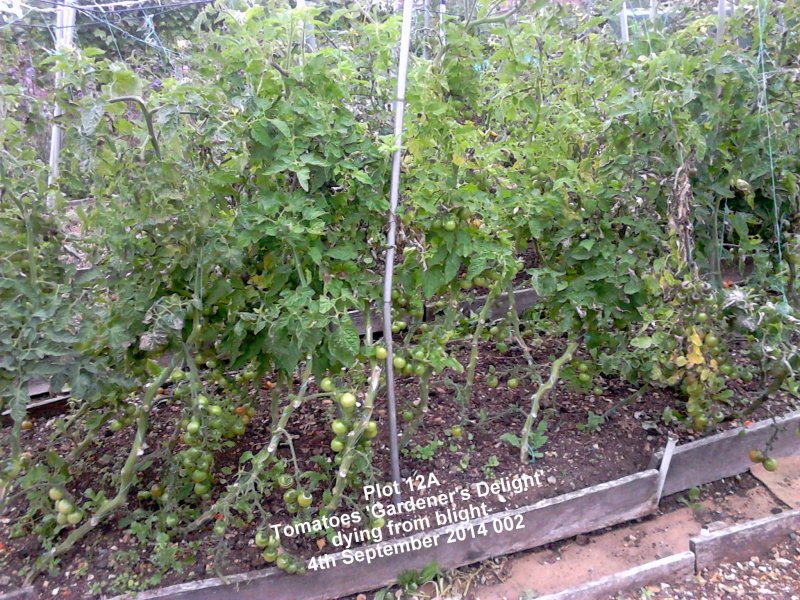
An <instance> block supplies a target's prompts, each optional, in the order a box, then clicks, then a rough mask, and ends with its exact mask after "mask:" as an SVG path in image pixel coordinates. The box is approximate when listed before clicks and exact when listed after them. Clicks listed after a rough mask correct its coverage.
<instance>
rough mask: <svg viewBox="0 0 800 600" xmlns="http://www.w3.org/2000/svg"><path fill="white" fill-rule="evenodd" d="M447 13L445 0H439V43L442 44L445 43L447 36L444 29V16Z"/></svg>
mask: <svg viewBox="0 0 800 600" xmlns="http://www.w3.org/2000/svg"><path fill="white" fill-rule="evenodd" d="M445 15H447V0H440V2H439V43H440V44H441V45H442V46H444V45H445V44H446V43H447V37H446V35H445V31H444V18H445Z"/></svg>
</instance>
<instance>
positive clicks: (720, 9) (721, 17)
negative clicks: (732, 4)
mask: <svg viewBox="0 0 800 600" xmlns="http://www.w3.org/2000/svg"><path fill="white" fill-rule="evenodd" d="M727 12H728V6H727V0H718V1H717V35H716V38H715V41H716V43H717V44H721V43H722V38H723V37H724V36H725V17H726V16H727Z"/></svg>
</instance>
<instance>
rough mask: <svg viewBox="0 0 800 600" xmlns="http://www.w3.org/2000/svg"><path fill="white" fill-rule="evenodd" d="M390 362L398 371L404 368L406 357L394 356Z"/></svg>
mask: <svg viewBox="0 0 800 600" xmlns="http://www.w3.org/2000/svg"><path fill="white" fill-rule="evenodd" d="M392 364H393V365H394V368H395V369H397V370H398V371H399V370H401V369H404V368H405V366H406V364H407V363H406V359H405V358H403V357H402V356H395V357H394V358H393V359H392Z"/></svg>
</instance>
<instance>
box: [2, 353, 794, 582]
mask: <svg viewBox="0 0 800 600" xmlns="http://www.w3.org/2000/svg"><path fill="white" fill-rule="evenodd" d="M563 345H564V344H563V341H562V340H559V339H544V340H541V341H540V342H537V343H535V344H532V347H531V353H532V355H533V358H534V360H535V363H536V364H541V365H542V367H541V375H542V376H545V375H546V373H545V371H546V370H547V369H548V368H549V364H550V363H551V362H552V359H553V358H554V357H555V356H558V355H559V354H560V353H561V352H562V350H563ZM468 353H469V349H468V348H467V347H466V346H465V347H463V348H461V350H460V354H461V356H460V357H459V358H460V359H461V360H462V362H463V363H464V364H466V362H467V361H466V358H467V356H468ZM480 357H481V359H480V361H479V362H480V366H479V369H478V372H477V375H476V378H475V389H474V393H473V398H472V401H471V403H470V404H469V406H467V407H464V406H461V405H460V404H459V403H458V402H457V401H456V399H455V387H454V385H457V384H461V383H463V381H464V375H463V374H461V375H456V374H453V373H444V374H443V375H442V377H440V378H438V379H437V380H436V381H434V382H432V384H431V401H430V406H429V411H428V413H427V415H426V416H425V419H424V426H423V427H421V428H420V429H419V430H418V431H417V432H416V433H415V434H414V436H413V439H412V441H411V442H410V443H409V445H408V448H407V452H404V454H403V456H402V457H401V475H402V476H403V477H408V476H412V475H416V474H425V475H426V476H427V475H428V474H430V473H434V474H435V476H436V478H437V479H438V481H439V483H440V490H441V491H445V492H446V491H449V490H451V489H455V488H457V487H459V486H465V485H470V484H475V483H477V482H481V481H491V480H493V479H496V478H501V477H505V476H512V475H516V474H521V473H530V474H535V473H538V474H539V476H540V478H541V481H542V482H543V485H541V486H539V487H533V488H531V489H530V490H528V492H526V493H524V494H519V495H516V496H514V497H505V496H504V495H503V494H498V495H495V496H493V497H491V498H490V500H489V504H490V512H495V511H496V510H504V509H508V508H512V507H515V506H519V505H521V504H525V503H530V502H531V501H536V500H539V499H544V498H548V497H553V496H556V495H559V494H562V493H566V492H569V491H573V490H577V489H581V488H584V487H587V486H591V485H595V484H598V483H602V482H605V481H610V480H613V479H616V478H619V477H622V476H625V475H629V474H632V473H636V472H638V471H641V470H642V469H644V468H646V467H647V465H648V463H649V461H650V457H651V455H652V454H653V453H654V452H655V451H657V450H658V449H660V448H661V447H663V445H664V444H665V442H666V439H667V434H668V433H673V434H675V435H677V436H678V437H679V440H680V442H686V441H689V440H691V439H695V438H696V437H698V434H696V433H693V432H691V431H687V430H685V429H683V428H680V427H675V426H672V427H671V428H668V427H666V426H665V425H664V424H663V420H662V415H663V413H664V409H665V408H667V407H673V408H675V407H680V406H682V403H683V401H682V399H681V398H680V397H679V396H678V395H676V394H675V393H674V392H672V391H669V390H653V391H652V392H650V393H648V394H645V395H643V396H642V397H641V398H640V399H639V400H638V401H636V402H634V403H633V404H631V405H629V406H626V407H622V408H621V409H620V410H619V411H618V412H617V413H615V414H614V415H613V417H611V418H610V420H609V422H608V423H606V424H605V425H604V426H602V427H601V428H600V430H599V431H596V432H592V431H589V430H580V429H578V426H579V425H584V424H585V423H586V421H587V412H588V411H593V412H594V413H602V412H604V411H606V410H607V409H608V408H609V407H611V406H613V405H615V404H616V403H618V402H620V401H621V400H622V399H624V398H627V397H629V396H630V395H631V394H632V393H633V392H635V391H636V390H635V388H632V387H630V386H629V385H627V384H626V383H625V382H622V381H619V380H601V379H600V378H596V379H595V381H594V382H593V383H592V386H595V385H599V386H601V387H602V388H603V393H602V394H596V395H595V394H592V393H589V392H587V391H585V390H580V389H570V388H569V387H567V386H566V385H559V387H558V389H557V391H556V392H555V394H553V399H552V400H551V401H550V402H548V403H547V405H546V409H545V410H544V411H543V414H542V415H540V416H541V417H542V418H544V419H546V420H547V423H548V428H547V436H548V439H547V441H546V443H545V444H544V446H543V447H542V448H541V452H542V456H541V457H539V458H538V459H537V460H536V461H535V463H533V464H528V465H524V466H523V465H520V460H519V450H518V449H517V448H515V447H513V446H511V445H510V444H509V443H507V442H505V441H503V440H502V439H501V436H503V434H506V433H509V432H510V433H515V434H518V433H519V432H520V430H521V428H522V425H523V422H524V420H525V416H526V414H525V411H527V410H528V409H529V403H530V396H531V394H532V393H533V391H534V390H535V385H534V384H533V383H532V382H530V381H527V382H526V381H524V380H523V379H520V386H519V387H518V388H516V389H509V388H508V387H507V386H506V385H505V381H506V380H507V374H508V373H510V372H512V371H513V370H515V369H516V370H519V371H520V372H521V371H522V369H523V368H527V364H526V361H525V359H524V357H523V355H522V352H521V351H520V350H519V349H518V348H516V347H512V348H511V349H510V350H509V351H508V352H506V353H505V354H503V353H500V352H498V351H497V350H496V349H495V347H494V345H493V344H492V343H484V344H482V345H481V354H480ZM492 366H493V367H494V368H495V369H496V372H497V374H498V376H499V378H500V380H501V385H500V386H499V387H497V388H490V387H488V386H487V385H486V382H487V379H488V378H489V376H490V367H492ZM732 387H733V389H734V390H735V391H736V393H737V395H739V396H741V397H755V396H756V395H757V393H758V391H759V385H758V384H757V383H755V382H753V383H749V384H745V383H742V382H734V383H733V385H732ZM168 394H169V390H167V396H168ZM417 398H418V384H417V378H415V377H401V378H400V379H399V381H398V403H399V410H400V411H402V410H403V409H404V408H405V407H407V406H410V405H411V404H412V403H413V402H414V401H415V400H416V399H417ZM268 405H269V402H268V400H267V398H266V396H265V397H263V398H261V399H260V401H259V403H258V404H257V405H256V411H257V413H256V416H255V417H254V418H253V421H252V422H251V424H250V426H249V427H248V429H247V432H246V433H245V435H244V436H242V437H241V438H239V439H238V443H237V447H236V448H233V449H230V450H228V451H225V452H223V453H221V454H220V455H218V456H217V459H216V463H215V469H216V471H217V474H216V475H217V479H218V481H219V485H217V486H216V489H217V490H222V489H223V488H224V485H223V484H224V483H225V479H226V476H225V475H224V471H225V469H226V468H230V469H232V470H233V472H234V473H235V471H236V468H237V465H238V457H239V455H240V454H241V453H242V452H244V451H245V450H252V451H253V452H254V453H255V452H256V451H258V450H259V449H260V448H262V447H263V446H264V445H265V444H266V443H267V439H268V435H269V419H268V417H265V415H268V414H269V406H268ZM376 406H377V407H378V408H377V409H376V412H375V418H376V419H377V421H378V423H379V430H380V431H381V434H380V435H379V437H378V438H377V439H376V440H375V441H374V443H373V451H374V458H373V462H372V464H373V470H374V474H375V480H376V481H379V482H381V481H388V480H389V475H388V473H389V467H388V465H389V453H388V443H387V438H386V431H387V429H388V417H387V414H386V409H385V400H384V398H382V397H379V398H378V401H377V402H376ZM794 408H796V406H795V404H794V402H793V401H792V400H791V399H789V398H786V397H785V396H783V395H778V396H776V397H775V398H773V399H770V400H768V401H767V402H766V403H764V405H763V406H762V407H761V408H759V410H758V411H757V412H756V413H755V414H754V415H752V418H753V420H757V419H763V418H766V417H768V416H771V415H773V414H783V413H785V412H788V411H790V410H793V409H794ZM333 411H334V407H333V405H332V403H331V402H327V403H326V402H324V401H323V402H308V403H306V404H304V405H303V406H302V408H301V409H300V410H299V411H297V412H296V413H295V414H294V415H293V417H292V419H291V421H290V424H289V426H288V431H289V434H290V435H291V436H292V438H293V439H294V440H295V442H296V443H295V444H294V448H295V450H296V452H297V460H298V462H299V464H300V469H301V470H304V471H305V470H309V471H319V470H320V469H319V467H318V465H317V464H316V463H315V462H313V461H312V459H313V458H314V457H315V456H316V457H319V456H323V457H325V458H326V459H327V460H331V459H332V456H333V453H332V452H331V450H330V449H329V443H330V440H331V437H332V434H331V433H330V431H329V425H328V424H329V423H330V422H331V419H332V414H333ZM179 412H180V407H179V403H176V402H170V398H169V397H167V398H165V399H164V401H162V402H160V403H158V404H157V405H156V407H155V408H154V410H153V416H152V419H151V421H152V424H151V429H150V431H149V434H148V436H147V439H146V444H147V447H146V448H145V452H146V453H150V455H151V456H152V457H153V459H154V462H153V465H152V466H151V467H149V468H148V469H147V470H146V471H144V472H143V473H142V474H141V481H142V483H141V487H140V488H137V489H147V488H149V486H150V485H151V484H152V482H153V481H154V480H155V479H156V478H157V477H158V474H159V471H160V469H161V464H162V462H163V461H162V459H163V456H160V454H161V455H163V444H164V443H165V441H166V440H168V439H169V438H170V437H171V436H172V435H173V432H174V427H175V423H176V422H177V420H178V418H179V416H178V415H179ZM56 421H57V420H56V419H49V420H47V421H44V420H39V421H37V423H36V427H35V428H34V429H33V430H32V431H30V432H27V433H26V435H25V436H24V446H25V448H24V449H25V451H27V452H31V453H32V455H33V457H34V462H36V461H41V460H44V457H45V456H46V453H47V451H55V452H58V453H60V454H62V455H64V454H66V453H67V452H69V450H70V449H71V448H72V445H73V443H74V442H72V441H71V440H69V439H65V438H64V437H60V438H56V439H57V440H58V441H56V442H51V436H53V434H54V425H55V423H56ZM457 424H459V425H461V426H462V427H463V435H462V437H461V438H455V437H453V436H452V435H451V431H450V428H451V427H452V426H454V425H457ZM734 425H735V424H734V423H728V424H726V425H724V426H723V427H733V426H734ZM403 427H406V424H405V423H403V422H401V429H402V428H403ZM709 433H711V432H709ZM104 434H105V435H103V436H101V440H100V442H101V443H100V444H99V445H95V446H91V447H89V448H88V449H87V451H86V452H85V454H84V459H83V462H82V463H79V464H78V465H76V468H75V469H74V472H73V473H72V475H73V480H72V482H71V483H70V486H69V491H70V492H71V493H72V494H74V496H75V497H76V498H81V497H82V495H83V491H84V490H87V489H90V488H91V489H93V490H104V491H105V493H106V495H107V496H110V495H111V494H113V491H114V488H113V487H112V484H111V482H112V476H113V475H114V474H116V473H117V472H118V471H119V468H120V467H121V464H122V462H123V461H124V457H125V456H126V454H127V452H128V450H129V448H130V442H131V436H132V431H130V429H126V430H123V432H120V433H117V434H114V433H112V432H111V431H110V430H107V431H105V432H104ZM1 435H2V432H0V436H1ZM53 437H54V436H53ZM438 442H441V445H440V446H439V447H438V448H435V449H434V450H433V451H430V449H431V448H433V446H431V444H433V445H436V444H437V443H438ZM160 448H161V449H162V451H161V452H159V449H160ZM426 448H427V450H426ZM279 454H280V455H281V456H283V457H285V458H287V459H288V457H289V453H288V450H287V449H286V447H285V446H284V447H281V449H280V450H279ZM282 491H283V490H276V491H275V492H274V493H273V494H272V496H270V497H267V498H265V499H264V503H263V506H264V508H265V509H266V510H268V511H270V512H271V513H272V514H273V521H272V522H280V523H288V522H290V520H291V515H289V514H287V513H286V512H285V510H284V504H283V502H282V500H281V494H282ZM318 499H319V490H318V491H317V494H316V497H315V500H316V501H318ZM353 499H355V495H354V497H353ZM138 507H139V501H138V500H137V499H136V490H132V494H131V497H130V499H129V501H128V509H129V511H132V510H136V509H137V508H138ZM142 507H146V508H149V509H152V508H153V506H152V504H149V503H147V502H145V504H143V505H142ZM26 510H27V503H26V502H25V500H24V499H23V498H19V499H17V500H16V501H15V502H13V503H12V505H11V507H10V509H9V510H8V511H6V513H5V514H3V515H2V516H1V518H0V573H3V574H5V575H4V578H2V579H0V592H2V591H8V590H12V589H16V588H18V587H19V586H20V585H21V581H22V580H21V575H20V574H21V573H23V572H24V567H25V565H26V564H29V563H30V562H31V561H32V560H33V559H34V558H35V557H36V556H38V555H39V554H40V553H41V551H42V549H41V547H40V546H39V542H38V541H37V540H36V539H35V537H34V536H31V535H29V536H26V537H15V538H11V536H10V532H11V528H12V526H13V525H14V524H15V522H17V521H18V520H20V519H21V518H22V517H23V515H24V513H25V511H26ZM416 514H419V513H416ZM127 527H128V523H126V522H125V520H124V519H120V520H119V521H117V520H116V519H114V518H112V519H111V520H108V521H106V522H104V523H101V524H100V525H99V526H97V527H96V528H95V529H94V530H93V531H92V532H90V533H89V534H88V535H87V537H86V538H84V540H83V541H82V543H81V544H80V545H79V546H78V547H76V548H75V549H74V550H73V551H71V552H69V553H68V554H66V555H65V556H63V557H62V559H61V561H60V563H59V568H58V570H57V571H56V572H51V573H46V574H44V575H42V576H40V577H39V579H38V580H37V582H36V586H37V590H38V592H39V593H40V594H41V595H42V597H44V596H47V597H65V598H77V597H99V596H101V595H113V594H115V593H122V592H124V591H127V590H129V589H130V590H137V589H143V588H145V587H158V586H165V585H171V584H175V583H180V582H184V581H191V580H195V579H202V578H206V577H212V576H216V575H218V574H232V573H238V572H243V571H249V570H253V569H261V568H264V567H265V566H266V564H265V563H264V561H263V559H262V558H261V556H260V552H261V551H260V550H259V549H258V548H256V547H255V545H254V544H253V536H254V534H255V529H256V527H255V525H254V524H246V523H242V524H241V526H238V527H233V526H231V527H229V528H228V532H227V533H226V534H225V535H224V536H223V537H217V536H215V535H213V533H212V532H211V531H210V525H209V527H207V528H205V529H202V530H199V531H197V532H194V533H192V534H189V535H188V536H186V537H185V538H183V539H180V540H178V539H174V540H173V542H175V543H174V544H167V545H166V546H167V547H168V549H169V550H170V552H161V553H155V552H154V550H153V548H152V546H148V545H146V544H142V543H140V542H139V540H138V539H137V537H136V536H135V535H134V533H133V532H132V531H131V530H130V529H126V528H127ZM62 535H64V534H62ZM284 547H285V548H286V549H287V550H289V551H291V552H295V553H298V554H300V555H302V556H304V557H306V558H309V557H311V556H315V555H319V554H320V549H319V548H318V546H317V544H316V543H315V541H314V540H312V539H310V538H309V539H306V538H302V537H298V538H291V539H288V540H287V539H286V538H284ZM336 550H338V549H337V548H333V547H331V546H330V545H328V546H327V547H325V548H323V549H322V552H332V551H336ZM142 557H149V560H148V559H144V558H142ZM56 589H57V590H58V591H57V592H55V593H53V592H54V591H55V590H56Z"/></svg>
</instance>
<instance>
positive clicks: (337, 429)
mask: <svg viewBox="0 0 800 600" xmlns="http://www.w3.org/2000/svg"><path fill="white" fill-rule="evenodd" d="M331 429H332V430H333V433H335V434H336V435H345V434H346V433H347V432H348V428H347V425H346V424H345V423H344V421H341V420H340V419H336V420H335V421H334V422H333V423H331Z"/></svg>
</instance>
